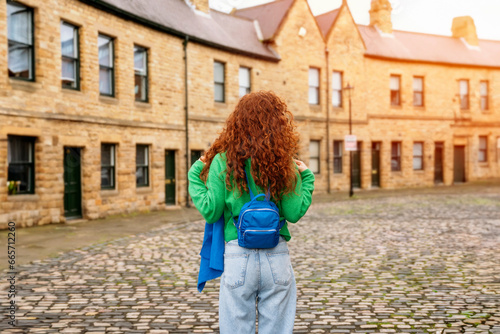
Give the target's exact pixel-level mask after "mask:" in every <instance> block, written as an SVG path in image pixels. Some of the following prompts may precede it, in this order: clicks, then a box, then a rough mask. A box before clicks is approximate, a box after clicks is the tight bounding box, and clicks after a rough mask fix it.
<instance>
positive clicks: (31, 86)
mask: <svg viewBox="0 0 500 334" xmlns="http://www.w3.org/2000/svg"><path fill="white" fill-rule="evenodd" d="M9 83H10V85H11V87H12V88H13V89H19V90H24V91H25V92H29V93H33V92H35V91H36V90H38V89H41V88H42V84H41V83H39V82H36V81H28V80H21V79H12V78H9Z"/></svg>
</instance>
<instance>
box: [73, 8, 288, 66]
mask: <svg viewBox="0 0 500 334" xmlns="http://www.w3.org/2000/svg"><path fill="white" fill-rule="evenodd" d="M80 1H81V2H85V3H88V4H90V5H92V6H95V7H97V8H100V9H103V10H106V11H108V12H112V13H114V14H115V15H119V16H122V17H125V18H127V19H130V20H134V21H137V22H139V23H142V24H145V25H148V26H151V27H153V28H155V29H159V30H162V31H165V32H168V33H171V34H173V35H176V36H179V37H181V38H183V37H184V36H186V35H188V36H189V39H190V40H192V41H195V42H199V43H201V44H205V45H209V46H212V47H215V48H220V49H225V50H227V51H230V52H237V53H242V54H245V55H249V56H254V57H259V58H264V59H267V60H273V61H278V60H279V59H280V57H279V55H277V54H276V53H275V52H274V51H273V50H272V49H271V48H269V47H268V46H267V45H265V44H264V43H262V42H260V41H259V39H258V37H257V33H256V31H255V27H254V24H253V22H252V21H251V20H248V19H244V18H240V17H235V16H232V15H228V14H224V13H221V12H218V11H215V10H210V15H206V14H200V13H196V12H195V11H194V10H193V9H192V8H190V7H189V6H188V5H187V4H186V2H185V1H184V0H168V1H166V0H148V1H144V0H80ZM137 42H140V41H137Z"/></svg>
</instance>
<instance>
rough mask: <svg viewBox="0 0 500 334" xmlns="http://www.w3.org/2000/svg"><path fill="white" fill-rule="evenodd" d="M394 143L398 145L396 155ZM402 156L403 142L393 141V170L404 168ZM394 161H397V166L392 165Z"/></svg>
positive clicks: (397, 170)
mask: <svg viewBox="0 0 500 334" xmlns="http://www.w3.org/2000/svg"><path fill="white" fill-rule="evenodd" d="M394 145H397V146H396V147H397V148H398V150H397V154H396V155H394ZM401 156H402V142H400V141H393V142H391V172H400V171H401V170H402V166H401ZM393 161H396V162H397V166H396V167H394V166H393V165H392V162H393Z"/></svg>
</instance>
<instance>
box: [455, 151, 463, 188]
mask: <svg viewBox="0 0 500 334" xmlns="http://www.w3.org/2000/svg"><path fill="white" fill-rule="evenodd" d="M453 182H455V183H461V182H465V146H455V147H454V150H453Z"/></svg>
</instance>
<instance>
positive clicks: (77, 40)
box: [61, 20, 81, 90]
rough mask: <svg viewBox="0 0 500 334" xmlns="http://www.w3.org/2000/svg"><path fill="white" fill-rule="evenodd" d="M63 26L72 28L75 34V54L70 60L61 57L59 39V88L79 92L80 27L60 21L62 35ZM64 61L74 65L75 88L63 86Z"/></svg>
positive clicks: (63, 56) (64, 56)
mask: <svg viewBox="0 0 500 334" xmlns="http://www.w3.org/2000/svg"><path fill="white" fill-rule="evenodd" d="M63 25H66V26H70V27H72V28H74V34H75V36H74V39H75V41H74V43H75V45H74V46H75V48H76V52H75V54H76V58H71V57H69V56H66V55H63V53H62V39H61V87H62V88H64V89H71V90H80V89H81V86H80V27H79V26H77V25H74V24H73V23H70V22H68V21H65V20H61V34H62V26H63ZM64 59H69V60H71V61H73V62H74V63H75V87H71V86H65V85H64V81H63V76H62V67H63V65H62V64H63V63H64Z"/></svg>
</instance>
